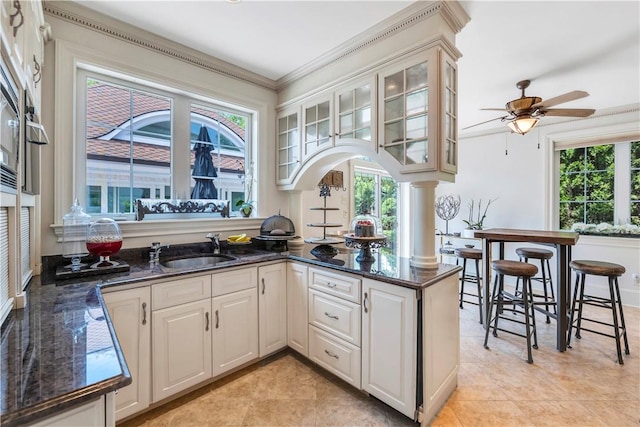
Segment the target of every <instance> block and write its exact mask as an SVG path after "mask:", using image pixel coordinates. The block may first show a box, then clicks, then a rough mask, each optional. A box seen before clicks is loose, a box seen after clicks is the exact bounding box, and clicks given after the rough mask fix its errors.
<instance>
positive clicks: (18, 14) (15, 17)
mask: <svg viewBox="0 0 640 427" xmlns="http://www.w3.org/2000/svg"><path fill="white" fill-rule="evenodd" d="M13 8H14V9H15V10H16V11H15V13H12V14H10V15H9V25H11V27H12V28H13V37H16V36H17V35H18V28H20V27H22V24H24V15H23V14H22V6H21V5H20V2H19V1H18V0H15V1H14V2H13Z"/></svg>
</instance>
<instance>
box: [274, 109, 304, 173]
mask: <svg viewBox="0 0 640 427" xmlns="http://www.w3.org/2000/svg"><path fill="white" fill-rule="evenodd" d="M299 115H300V114H299V113H298V112H297V111H296V112H287V113H283V114H281V115H280V116H279V117H278V175H277V180H278V182H282V183H284V182H289V181H290V180H291V179H292V178H293V176H294V174H295V172H296V171H297V169H298V168H299V166H300V131H299V124H298V121H299V120H298V118H299Z"/></svg>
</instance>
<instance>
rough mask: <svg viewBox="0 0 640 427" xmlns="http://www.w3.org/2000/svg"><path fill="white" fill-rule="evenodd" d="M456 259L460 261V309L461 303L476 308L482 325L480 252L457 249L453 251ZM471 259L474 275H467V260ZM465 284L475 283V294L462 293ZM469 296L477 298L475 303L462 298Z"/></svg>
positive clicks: (477, 250) (478, 250) (470, 249)
mask: <svg viewBox="0 0 640 427" xmlns="http://www.w3.org/2000/svg"><path fill="white" fill-rule="evenodd" d="M455 254H456V257H458V258H460V259H462V276H461V277H460V308H464V307H462V303H463V302H466V303H468V304H474V305H477V306H478V312H479V314H480V323H482V284H481V280H482V279H481V277H480V260H482V250H481V249H475V248H457V249H456V250H455ZM468 259H472V260H475V262H476V271H475V274H473V275H472V274H469V273H468V272H467V260H468ZM465 282H470V283H475V284H476V285H477V290H476V293H475V294H473V293H470V292H465V291H464V284H465ZM465 295H467V296H470V297H474V298H477V301H469V300H465V299H464V296H465Z"/></svg>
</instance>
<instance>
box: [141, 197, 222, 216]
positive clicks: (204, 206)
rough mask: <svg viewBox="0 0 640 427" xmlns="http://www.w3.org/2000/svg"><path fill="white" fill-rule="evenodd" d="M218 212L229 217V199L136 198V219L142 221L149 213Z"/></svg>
mask: <svg viewBox="0 0 640 427" xmlns="http://www.w3.org/2000/svg"><path fill="white" fill-rule="evenodd" d="M194 213H200V214H202V213H205V214H219V215H220V217H222V218H228V217H229V200H214V199H190V200H157V199H136V221H142V220H143V219H144V217H145V216H146V215H149V214H194Z"/></svg>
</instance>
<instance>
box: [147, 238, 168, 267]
mask: <svg viewBox="0 0 640 427" xmlns="http://www.w3.org/2000/svg"><path fill="white" fill-rule="evenodd" d="M168 247H169V245H161V244H160V242H153V243H151V251H150V252H149V262H158V261H160V251H161V250H162V248H168Z"/></svg>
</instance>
